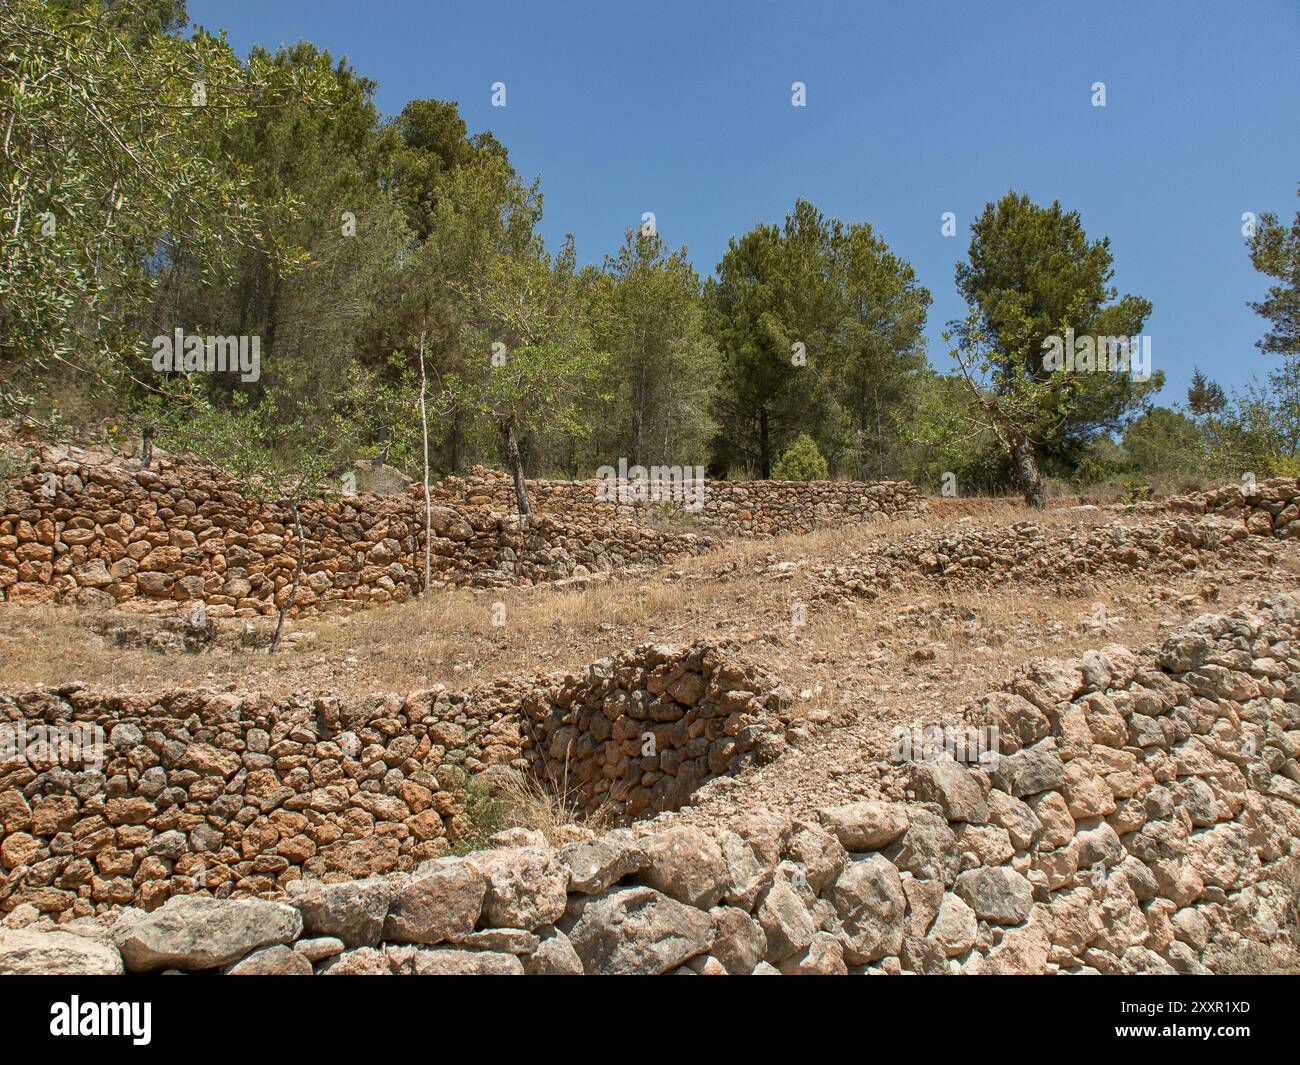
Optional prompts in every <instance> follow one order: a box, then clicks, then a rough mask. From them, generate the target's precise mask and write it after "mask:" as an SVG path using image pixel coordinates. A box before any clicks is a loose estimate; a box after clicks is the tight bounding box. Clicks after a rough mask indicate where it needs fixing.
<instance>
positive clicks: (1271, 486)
mask: <svg viewBox="0 0 1300 1065" xmlns="http://www.w3.org/2000/svg"><path fill="white" fill-rule="evenodd" d="M1156 507H1161V508H1167V509H1169V510H1176V511H1186V512H1188V513H1191V514H1222V515H1226V516H1228V517H1231V518H1233V519H1239V520H1240V521H1241V523H1242V524H1243V525H1244V526H1245V527H1246V529H1247V530H1248V531H1249V532H1251V533H1254V534H1255V535H1258V536H1277V537H1280V538H1282V539H1286V540H1289V539H1294V538H1295V537H1297V536H1300V478H1295V477H1275V478H1273V479H1272V480H1267V481H1261V482H1259V483H1257V484H1256V485H1255V486H1254V488H1253V490H1252V489H1251V488H1250V487H1248V486H1247V485H1245V484H1230V485H1225V486H1224V487H1223V488H1219V489H1216V490H1215V491H1213V492H1200V493H1196V494H1194V495H1190V496H1178V497H1175V498H1173V499H1169V500H1167V501H1166V502H1164V503H1144V504H1140V509H1144V510H1145V509H1148V508H1156Z"/></svg>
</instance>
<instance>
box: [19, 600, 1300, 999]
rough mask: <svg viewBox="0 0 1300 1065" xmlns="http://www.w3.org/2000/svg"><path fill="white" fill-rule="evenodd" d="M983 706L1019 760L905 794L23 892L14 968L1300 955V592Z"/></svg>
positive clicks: (974, 714)
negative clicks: (237, 877) (91, 896)
mask: <svg viewBox="0 0 1300 1065" xmlns="http://www.w3.org/2000/svg"><path fill="white" fill-rule="evenodd" d="M651 668H652V671H653V670H654V669H658V668H659V667H658V666H654V667H651ZM965 717H966V719H967V720H968V721H970V722H971V723H972V724H977V725H980V726H987V725H995V726H996V727H997V728H998V730H999V734H1000V737H1001V743H1000V747H999V750H1000V752H1001V753H1000V755H999V757H998V758H997V759H996V761H995V762H994V763H993V764H983V765H968V764H963V763H960V762H956V761H952V760H930V761H917V762H913V763H911V764H909V765H908V766H907V772H908V774H909V790H910V796H909V798H908V800H907V801H903V802H890V801H883V800H880V799H873V798H868V797H864V799H863V801H860V802H854V803H849V804H847V805H840V806H834V807H826V808H823V809H818V810H813V811H809V812H807V813H805V814H803V815H802V816H796V815H790V814H784V813H780V812H772V811H766V810H754V811H752V812H749V813H747V814H744V815H742V816H740V817H739V818H737V819H735V820H733V821H731V822H730V823H729V824H727V825H725V826H722V825H714V826H709V827H699V826H695V825H692V824H687V823H683V822H681V821H680V820H678V821H675V820H674V819H673V818H672V817H671V816H667V817H661V818H657V819H655V820H653V821H649V822H644V823H641V824H638V825H633V826H630V827H627V828H623V829H618V830H615V831H611V832H607V833H605V834H603V835H598V836H597V835H593V834H592V833H590V832H589V831H585V830H583V829H580V828H576V827H575V828H571V829H569V830H567V833H566V834H564V835H563V838H554V837H553V838H552V839H551V840H550V841H548V839H547V838H546V837H544V836H543V835H542V834H541V833H534V832H528V831H525V830H522V829H513V830H509V831H507V832H505V833H502V834H501V835H499V836H498V837H495V838H494V840H493V842H494V844H495V847H494V848H493V849H490V850H486V851H478V852H474V853H471V854H469V855H465V856H463V857H450V856H444V857H440V858H434V859H431V860H425V861H422V862H420V863H419V864H418V865H416V867H415V868H414V869H412V870H410V871H409V872H398V873H394V874H389V875H386V876H372V877H366V878H363V879H360V880H353V881H347V882H339V883H322V882H320V881H308V880H295V881H294V882H292V883H290V884H288V885H286V886H287V888H288V891H287V896H286V897H285V898H284V899H283V900H282V901H267V900H252V899H246V900H234V899H212V898H207V897H201V896H196V895H176V896H174V897H171V898H169V899H168V900H167V902H166V903H165V904H164V905H163V906H161V907H160V908H158V909H155V910H153V911H152V912H146V911H145V910H144V909H140V908H130V909H125V910H122V911H121V912H120V913H118V914H117V915H116V916H115V917H114V918H113V920H112V921H111V923H110V922H107V921H104V922H99V921H95V920H94V919H91V918H83V919H80V920H76V921H71V922H67V923H65V924H61V925H54V924H51V923H50V922H48V921H43V920H41V919H40V917H39V915H38V914H37V913H36V911H35V910H34V909H32V908H30V907H19V908H18V909H16V910H14V911H13V912H11V913H10V914H9V916H8V917H7V918H5V922H4V925H5V927H4V928H3V929H0V971H14V972H21V971H30V970H32V969H40V970H41V971H51V970H58V971H75V972H122V971H123V970H129V971H157V970H168V969H170V970H177V971H189V970H220V971H223V972H228V973H231V974H246V973H291V974H300V975H308V974H311V973H319V974H372V975H394V974H396V975H402V974H424V973H499V974H515V975H518V974H559V973H571V974H578V973H587V974H627V973H683V974H701V975H708V974H724V973H733V974H743V973H763V974H776V973H784V974H812V973H825V974H855V973H867V974H874V973H881V974H888V973H901V972H914V973H923V974H945V973H963V974H974V973H1053V972H1059V973H1077V974H1083V973H1134V972H1146V973H1202V972H1206V971H1212V970H1222V969H1228V968H1232V967H1233V966H1234V965H1237V964H1240V963H1241V961H1242V959H1243V958H1246V959H1252V958H1253V960H1254V962H1255V963H1256V964H1258V963H1259V959H1260V957H1261V954H1262V956H1263V957H1264V958H1266V959H1267V958H1268V957H1270V954H1269V952H1270V951H1271V950H1273V949H1277V948H1284V947H1288V946H1289V947H1292V948H1293V947H1294V946H1295V944H1294V941H1293V937H1294V934H1295V930H1294V927H1293V926H1292V925H1291V924H1290V923H1289V919H1288V913H1289V912H1291V913H1293V912H1294V911H1293V909H1292V907H1293V906H1294V902H1295V898H1294V892H1295V886H1294V884H1293V883H1292V884H1288V883H1287V882H1286V880H1285V878H1284V877H1283V876H1281V875H1280V874H1282V873H1283V872H1284V871H1285V870H1286V869H1287V868H1288V867H1289V865H1290V863H1293V862H1294V861H1295V859H1296V857H1297V855H1298V852H1300V761H1298V760H1297V755H1298V754H1300V599H1298V598H1297V597H1296V596H1293V595H1284V594H1276V595H1273V596H1270V597H1268V598H1266V599H1264V600H1262V601H1261V602H1259V603H1258V604H1256V605H1255V606H1253V607H1243V608H1239V609H1237V610H1234V611H1233V612H1231V613H1228V614H1210V615H1204V616H1202V617H1200V618H1198V619H1196V620H1195V621H1194V622H1193V623H1192V624H1191V625H1190V626H1188V627H1187V628H1186V629H1184V630H1182V631H1180V632H1179V633H1177V634H1175V635H1174V636H1172V637H1170V638H1169V639H1168V640H1167V641H1166V642H1165V643H1164V645H1163V647H1162V648H1161V649H1160V650H1159V651H1158V652H1148V653H1142V654H1135V653H1133V652H1132V651H1130V650H1128V649H1126V648H1124V647H1120V646H1114V645H1113V646H1108V647H1103V648H1101V649H1100V650H1098V651H1090V652H1087V653H1085V654H1083V655H1082V656H1081V657H1079V658H1077V659H1071V660H1067V661H1059V660H1046V659H1036V660H1034V661H1031V662H1030V663H1028V664H1027V666H1026V667H1025V668H1024V669H1023V670H1022V671H1021V672H1020V673H1019V674H1018V675H1017V676H1016V677H1015V678H1013V680H1012V681H1011V682H1010V683H1009V684H1008V685H1007V686H1006V687H1005V688H1004V689H1003V690H1000V691H997V692H992V693H990V694H988V695H987V696H985V697H983V698H982V699H979V700H976V701H975V702H974V703H973V704H971V705H970V706H968V707H967V708H965ZM51 827H53V826H52V825H51ZM71 834H72V835H73V838H74V840H75V835H76V830H75V827H73V828H72V830H71ZM197 929H202V934H201V935H200V934H196V930H197Z"/></svg>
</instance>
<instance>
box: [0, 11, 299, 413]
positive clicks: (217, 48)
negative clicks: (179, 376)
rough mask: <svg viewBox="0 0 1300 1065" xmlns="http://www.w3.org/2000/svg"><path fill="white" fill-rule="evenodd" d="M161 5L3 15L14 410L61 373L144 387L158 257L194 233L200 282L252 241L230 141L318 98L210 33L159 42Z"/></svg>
mask: <svg viewBox="0 0 1300 1065" xmlns="http://www.w3.org/2000/svg"><path fill="white" fill-rule="evenodd" d="M159 10H160V8H159V5H158V4H156V3H155V4H153V5H149V4H140V3H130V2H127V3H122V4H117V5H114V17H113V18H112V19H103V18H100V17H99V13H98V11H97V10H96V8H95V7H94V6H91V5H87V6H85V7H80V6H78V7H72V6H65V5H49V4H47V3H44V2H41V0H11V2H9V3H6V4H5V5H4V6H3V7H0V40H3V41H4V42H5V45H4V49H3V54H0V71H2V74H0V112H3V113H4V114H5V115H6V116H7V121H6V135H5V137H4V139H3V154H2V155H0V185H3V187H4V193H5V194H4V201H3V203H2V204H0V399H7V400H10V402H9V403H8V406H9V407H10V409H12V408H13V407H14V406H15V405H16V404H15V402H13V399H14V396H13V383H14V382H15V381H25V380H28V379H30V378H32V377H40V376H42V375H44V376H45V377H48V376H49V375H50V374H51V373H53V372H55V371H56V370H57V371H67V370H71V371H75V372H79V373H83V374H89V375H91V376H92V377H93V378H95V379H97V380H98V381H99V382H100V385H101V387H104V386H107V387H108V388H110V389H120V390H124V391H125V390H128V389H130V388H132V387H133V384H134V383H135V382H134V380H133V375H135V374H136V373H137V372H138V369H139V363H138V362H137V361H136V359H137V352H138V350H139V349H138V347H137V345H138V340H137V338H138V333H137V332H136V329H137V321H138V315H139V314H140V313H141V311H142V310H143V309H144V307H145V306H147V303H148V301H149V299H150V297H151V296H152V294H153V293H154V292H155V290H156V289H157V286H158V273H157V271H156V269H155V268H154V267H155V258H154V257H155V255H156V254H157V253H158V251H159V249H160V248H166V247H168V246H169V244H171V243H172V242H175V241H176V240H177V239H178V235H179V234H184V235H185V243H186V247H187V249H188V251H187V254H188V258H189V261H190V263H191V266H192V269H193V270H194V273H195V276H196V277H197V278H198V279H200V281H201V282H203V281H208V280H210V279H211V278H212V277H214V276H216V274H217V273H218V272H219V271H220V269H221V268H222V267H223V266H224V265H225V264H227V263H228V262H229V261H230V260H231V258H232V257H233V255H234V254H235V252H236V250H237V249H239V248H241V247H247V246H249V245H251V244H252V243H254V242H255V240H256V231H255V217H256V206H257V205H256V203H255V201H254V198H253V194H252V191H251V188H250V182H249V175H248V171H247V167H246V166H245V165H243V164H241V163H239V162H236V161H234V160H231V159H225V158H221V157H220V156H219V153H218V145H219V144H220V143H221V141H222V139H223V137H224V136H226V135H227V134H228V133H229V132H230V131H231V130H233V129H234V128H236V127H237V126H238V125H239V124H240V123H241V122H243V121H245V120H246V119H247V118H248V117H249V116H250V115H252V114H254V113H255V111H256V109H257V108H258V107H264V106H268V105H274V104H275V103H277V102H279V101H280V100H281V99H282V98H283V95H284V93H285V92H287V93H289V94H291V95H292V96H293V97H294V98H295V99H312V98H314V97H316V96H317V95H319V93H320V92H321V90H322V88H323V87H322V86H321V85H320V84H319V83H318V82H317V81H315V80H314V79H312V78H311V77H303V78H300V79H296V80H294V81H293V83H292V84H291V85H289V86H282V87H279V89H278V90H277V89H276V88H273V87H272V85H271V79H270V78H269V72H268V70H267V67H266V64H265V63H263V62H260V61H250V63H249V64H248V65H247V66H244V65H242V64H240V63H239V61H238V60H237V59H236V58H235V56H234V55H233V53H232V52H231V51H230V49H229V47H228V46H227V44H226V42H225V41H224V39H222V38H220V37H216V36H213V35H212V34H209V33H207V32H205V31H202V30H197V31H196V32H194V33H193V34H191V35H190V36H188V37H179V36H175V35H172V34H168V33H162V32H156V31H151V30H150V29H149V27H150V26H151V25H155V24H159V21H160V15H159ZM173 14H174V10H173V9H172V8H170V7H168V11H167V12H164V13H163V16H162V18H164V19H165V20H169V19H170V18H171V17H172V15H173ZM123 37H126V38H129V40H130V42H131V44H130V46H128V45H127V44H126V43H124V40H123ZM217 159H220V162H217V163H216V165H214V160H217ZM275 254H276V255H277V257H279V258H280V260H281V262H282V263H284V264H285V265H288V264H289V263H290V262H291V261H292V258H293V257H292V253H291V252H290V251H289V250H288V249H282V248H277V249H275Z"/></svg>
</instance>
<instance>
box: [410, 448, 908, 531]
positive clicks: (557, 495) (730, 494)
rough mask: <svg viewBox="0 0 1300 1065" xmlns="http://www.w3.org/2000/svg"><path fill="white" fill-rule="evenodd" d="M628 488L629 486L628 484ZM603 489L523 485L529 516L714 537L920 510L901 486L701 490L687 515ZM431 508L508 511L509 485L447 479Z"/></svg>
mask: <svg viewBox="0 0 1300 1065" xmlns="http://www.w3.org/2000/svg"><path fill="white" fill-rule="evenodd" d="M630 483H631V485H632V486H633V487H634V486H635V481H632V482H630ZM602 484H603V482H601V481H598V480H587V481H553V480H535V481H529V482H528V492H529V501H530V503H531V504H532V506H533V508H534V510H536V511H540V512H542V513H553V514H563V515H567V516H571V517H574V516H576V517H579V518H580V519H581V518H588V517H589V518H590V519H591V520H603V521H608V520H610V519H617V520H619V521H624V522H631V523H637V524H644V523H645V522H647V521H651V522H654V521H658V522H679V523H682V525H683V527H685V528H696V529H699V530H701V531H705V532H708V533H711V534H713V535H716V536H721V537H733V536H775V535H778V534H781V533H791V532H808V531H809V530H811V529H816V528H822V527H826V526H839V525H849V524H854V523H857V522H864V521H865V522H870V521H882V520H887V519H893V518H915V517H920V516H921V515H923V514H925V513H926V511H927V509H928V504H927V502H926V501H925V500H924V499H922V498H921V496H920V493H919V492H918V491H917V488H916V486H915V485H913V484H911V483H910V482H908V481H874V482H870V483H864V482H860V481H714V480H706V481H704V482H703V484H704V490H703V499H702V505H701V506H700V508H699V509H698V510H697V511H689V510H687V509H686V507H685V506H684V505H683V504H682V502H679V501H674V500H671V499H669V500H659V501H656V500H654V499H636V498H630V499H629V501H627V502H617V501H615V502H605V501H604V500H603V498H602V494H601V488H602ZM435 498H436V500H437V501H438V502H440V503H443V504H444V505H447V506H453V507H455V506H489V507H492V508H494V509H498V510H509V509H513V507H514V505H515V503H514V498H515V497H514V483H513V482H512V481H511V479H510V478H509V476H507V475H506V474H503V473H500V472H499V471H496V470H490V469H487V468H486V467H481V466H476V467H474V468H473V470H472V472H471V474H470V475H469V476H468V477H464V478H448V479H447V480H446V481H443V482H442V483H441V484H440V485H439V486H438V495H437V496H435Z"/></svg>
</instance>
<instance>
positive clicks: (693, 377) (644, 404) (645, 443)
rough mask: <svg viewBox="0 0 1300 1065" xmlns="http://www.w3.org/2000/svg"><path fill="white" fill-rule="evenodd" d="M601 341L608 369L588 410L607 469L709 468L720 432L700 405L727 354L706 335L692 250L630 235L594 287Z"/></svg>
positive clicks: (596, 328)
mask: <svg viewBox="0 0 1300 1065" xmlns="http://www.w3.org/2000/svg"><path fill="white" fill-rule="evenodd" d="M591 283H592V285H591V290H590V291H591V299H590V307H591V313H592V318H593V340H594V343H595V344H596V346H597V348H599V349H600V350H601V351H603V352H606V353H607V354H608V359H609V361H608V364H607V369H606V370H605V371H604V373H603V374H602V380H601V382H600V384H599V385H598V387H597V388H596V389H595V390H594V392H593V395H592V397H591V402H590V403H588V404H587V405H586V410H587V415H588V418H587V420H588V422H589V424H590V425H592V426H593V429H594V431H595V434H596V439H595V441H594V443H595V449H594V450H595V454H594V456H593V458H595V459H598V460H599V461H596V462H594V465H596V466H600V465H605V464H607V463H609V462H611V461H613V460H614V459H615V458H617V457H620V456H626V457H628V458H629V459H630V461H631V464H632V465H651V464H665V465H703V464H704V462H705V460H706V456H705V451H706V448H707V445H708V440H709V437H710V435H711V434H712V432H713V431H714V428H715V426H714V423H713V421H712V420H711V418H710V416H709V409H708V406H707V404H705V403H702V402H701V401H700V400H701V397H706V396H708V395H710V394H711V393H712V392H713V390H714V387H715V383H716V377H717V366H718V351H717V348H716V346H715V344H714V342H713V340H712V338H711V337H710V336H709V335H708V333H707V331H706V328H705V319H704V311H703V305H702V303H701V300H700V280H699V277H698V276H697V275H696V273H695V271H694V269H692V267H691V265H690V262H689V261H688V260H687V258H686V249H685V248H682V249H680V250H679V251H676V252H672V253H670V252H669V251H668V249H667V247H666V246H665V245H664V242H663V240H662V239H661V238H660V237H659V235H658V234H652V233H645V234H643V233H641V232H639V231H628V233H627V234H626V238H625V240H624V242H623V246H622V247H621V248H620V249H619V251H618V254H617V255H614V256H610V257H607V258H606V260H605V270H604V272H603V273H602V274H601V275H600V276H599V277H595V278H592V279H591Z"/></svg>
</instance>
